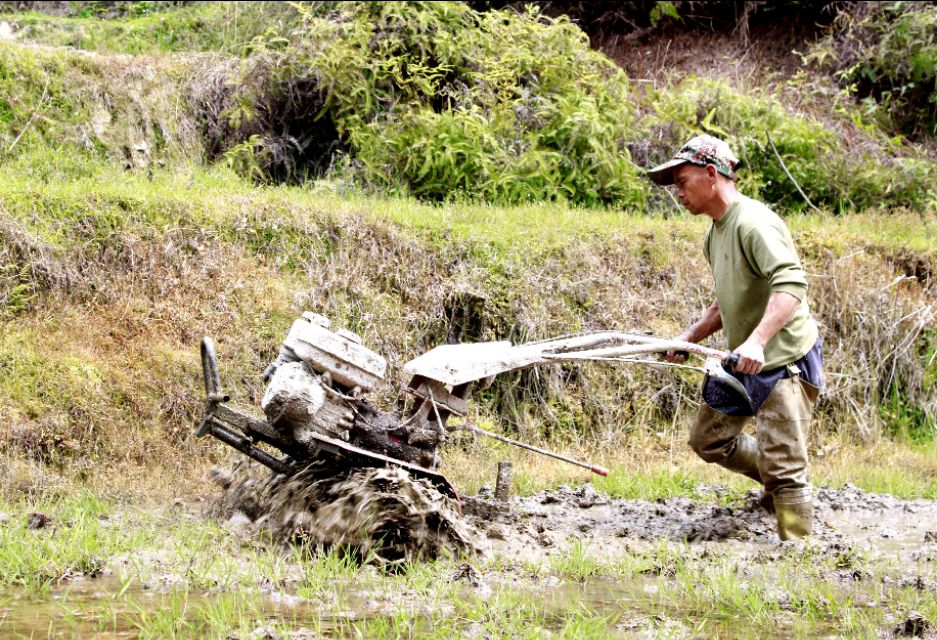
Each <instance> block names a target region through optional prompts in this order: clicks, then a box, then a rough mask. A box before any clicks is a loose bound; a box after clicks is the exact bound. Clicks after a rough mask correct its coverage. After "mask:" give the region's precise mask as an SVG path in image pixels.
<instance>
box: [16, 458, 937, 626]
mask: <svg viewBox="0 0 937 640" xmlns="http://www.w3.org/2000/svg"><path fill="white" fill-rule="evenodd" d="M215 475H216V478H215V479H216V482H217V484H218V485H219V488H218V490H217V491H216V492H215V493H213V494H212V495H211V496H207V497H206V499H205V500H204V501H202V502H200V503H193V504H185V505H176V506H175V507H173V508H172V509H170V510H168V511H167V515H166V518H167V519H166V520H164V521H163V522H164V523H169V524H168V526H177V527H178V526H180V525H181V523H183V522H188V523H193V522H195V523H217V524H220V525H221V526H220V527H219V528H218V531H219V532H221V533H220V534H219V535H221V536H223V540H224V545H225V546H224V549H223V550H219V549H218V548H217V547H216V545H218V544H219V543H218V540H219V539H217V538H210V537H209V539H207V541H206V544H205V547H204V548H201V549H200V548H197V547H193V548H189V549H182V548H180V547H179V545H178V544H176V545H163V546H160V545H159V544H158V538H157V539H154V541H153V544H151V546H150V547H149V548H146V549H136V550H133V551H130V552H128V553H125V554H119V555H114V556H112V557H109V558H106V559H102V561H101V564H100V566H99V567H98V568H97V570H96V572H95V573H94V574H93V575H81V574H80V573H76V574H75V575H73V576H70V577H69V578H68V579H67V580H62V581H60V582H57V583H56V584H54V585H52V587H51V590H50V592H49V593H48V594H47V596H48V597H38V598H37V597H35V596H32V597H27V596H23V595H21V594H18V593H17V591H16V590H15V589H7V590H5V591H0V637H46V636H49V637H52V636H56V637H163V636H164V635H165V636H166V637H225V638H257V639H260V638H267V639H274V638H320V637H443V636H445V637H477V638H500V637H570V638H577V637H620V638H697V637H726V638H745V637H752V636H755V635H757V636H761V637H765V638H786V637H870V638H897V637H922V638H937V626H935V624H937V604H935V603H937V502H935V501H928V500H899V499H896V498H894V497H891V496H888V495H875V494H869V493H866V492H864V491H862V490H860V489H858V488H856V487H853V486H849V485H846V486H845V487H843V488H840V489H831V488H819V489H818V490H817V491H816V496H815V501H816V517H815V532H814V535H813V536H812V538H810V539H809V540H806V541H794V542H784V543H782V542H780V541H779V540H778V538H777V535H776V532H775V525H774V516H773V515H772V514H769V513H768V512H766V511H765V510H764V509H763V508H762V507H761V506H760V505H759V501H758V499H759V494H758V492H756V491H754V490H753V491H751V492H749V493H748V494H746V495H745V496H744V497H743V498H742V500H740V501H738V500H737V501H735V503H730V504H729V505H726V504H724V502H725V501H720V497H721V492H722V491H723V490H722V489H720V488H719V487H706V488H698V490H704V491H706V492H708V493H709V495H711V496H712V500H711V501H705V500H704V501H694V500H690V499H688V498H671V499H666V500H661V501H658V502H647V501H641V500H618V499H610V498H609V497H607V496H604V495H602V494H599V493H597V492H596V491H595V490H594V489H593V488H592V487H591V486H590V485H588V484H586V485H583V486H578V487H561V488H559V489H557V490H554V491H548V492H542V493H539V494H536V495H531V496H525V497H512V498H510V499H508V500H496V499H495V498H494V496H493V495H492V492H490V491H488V490H486V489H483V490H482V491H481V492H480V494H479V495H476V496H463V497H462V498H461V505H460V504H458V503H456V502H455V501H453V500H451V499H449V498H446V497H444V496H442V495H441V494H439V493H438V492H437V491H435V489H433V488H432V487H430V486H429V485H427V484H426V483H423V482H422V481H417V482H414V481H413V480H412V479H410V478H409V477H407V476H406V475H405V474H401V473H398V472H396V471H394V470H389V469H380V470H378V469H372V470H367V471H366V472H364V473H363V474H361V473H359V474H358V475H356V474H355V473H351V474H346V475H344V476H342V477H341V478H337V479H332V480H329V481H324V480H323V479H322V478H323V477H324V476H320V477H319V480H316V477H313V476H315V474H313V476H307V477H302V478H297V479H296V481H295V482H294V483H293V484H292V486H291V485H290V483H289V482H287V481H284V480H283V479H282V478H281V479H280V480H277V481H275V482H272V483H271V481H270V480H269V478H264V477H263V476H261V475H257V474H256V473H254V472H251V471H250V470H248V471H247V472H245V471H244V470H243V469H242V470H239V469H237V468H235V469H234V470H233V471H220V472H217V473H216V474H215ZM460 508H461V513H460ZM117 520H119V518H118V519H115V522H114V526H126V523H123V524H122V523H120V522H118V521H117ZM172 522H175V523H176V524H175V525H173V524H171V523H172ZM0 526H3V525H2V524H0ZM330 547H331V548H332V550H333V551H332V553H331V554H328V555H327V556H325V559H324V560H322V559H319V560H317V559H316V558H317V557H319V556H318V555H317V552H315V551H309V553H299V552H297V551H296V549H298V548H304V549H307V550H308V549H313V548H316V549H319V550H322V549H327V548H330ZM337 548H342V549H345V550H346V551H348V550H350V551H351V554H350V555H349V554H345V555H338V554H336V552H335V549H337ZM258 549H263V550H264V553H266V554H268V555H267V556H265V557H268V558H269V557H274V556H275V557H276V558H278V559H277V560H275V561H273V562H272V564H271V561H270V560H267V561H265V562H259V561H258V554H259V553H260V552H259V551H258ZM288 550H289V551H288ZM219 554H221V555H223V556H224V557H223V559H222V558H219ZM270 554H273V555H270ZM319 554H320V555H321V551H320V552H319ZM203 555H204V556H208V557H210V558H211V559H210V560H208V559H205V558H202V556H203ZM212 556H213V557H212ZM349 558H352V559H350V560H349ZM261 565H262V566H261ZM272 566H275V567H276V568H275V569H273V568H271V567H272ZM237 597H244V598H248V599H249V600H250V602H251V603H252V604H251V607H250V608H248V609H247V610H246V613H245V612H243V611H242V612H241V613H238V614H230V613H229V616H232V617H231V618H230V619H229V620H228V621H227V622H225V621H224V620H221V621H220V622H218V621H215V622H210V623H209V622H205V621H204V620H202V619H201V618H199V620H197V621H195V622H193V621H192V616H193V615H195V616H196V617H198V615H201V614H196V613H195V612H199V611H202V612H204V611H214V610H215V608H217V607H218V606H219V602H222V603H228V602H229V601H230V600H231V598H235V599H236V598H237ZM180 599H182V600H183V601H184V606H182V605H180ZM223 606H226V607H231V606H233V605H230V604H224V605H223ZM63 611H66V612H67V613H65V614H63ZM102 611H103V612H102ZM165 611H170V612H172V611H176V615H177V616H178V619H179V621H181V622H177V626H176V627H172V626H171V625H170V626H169V627H167V629H170V632H166V633H165V634H164V633H162V632H161V631H160V629H161V627H158V626H157V627H156V631H154V630H153V627H152V626H147V625H153V624H157V623H156V622H154V620H159V619H160V618H159V616H160V615H163V613H161V612H165ZM215 615H218V614H215ZM187 616H188V618H187ZM187 619H188V622H186V620H187ZM102 621H103V622H102ZM141 621H142V622H141ZM190 622H191V625H190V626H186V625H189V623H190ZM226 624H227V627H225V625H226ZM206 625H209V626H206ZM211 625H215V626H211ZM102 629H103V630H104V631H102ZM173 629H174V630H173ZM105 631H106V633H105ZM37 634H38V635H37Z"/></svg>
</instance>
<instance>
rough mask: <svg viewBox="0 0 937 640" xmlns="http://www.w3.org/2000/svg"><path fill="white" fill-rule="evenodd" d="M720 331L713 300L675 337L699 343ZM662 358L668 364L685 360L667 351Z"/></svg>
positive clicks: (717, 308) (720, 321) (720, 318)
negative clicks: (698, 316)
mask: <svg viewBox="0 0 937 640" xmlns="http://www.w3.org/2000/svg"><path fill="white" fill-rule="evenodd" d="M782 326H783V325H782ZM720 329H722V316H721V315H719V302H718V301H716V300H713V303H712V304H711V305H709V308H707V309H706V311H704V312H703V316H702V317H701V318H700V319H699V320H697V321H696V322H694V323H693V324H692V325H690V327H689V328H688V329H687V330H686V331H684V332H683V333H681V334H680V335H679V336H677V340H683V341H684V342H699V341H700V340H703V339H704V338H708V337H709V336H711V335H712V334H714V333H716V332H717V331H719V330H720ZM778 330H780V329H778ZM664 358H665V359H666V360H669V361H670V362H683V361H684V360H686V358H684V357H683V356H682V355H677V352H675V351H668V352H667V353H666V354H664Z"/></svg>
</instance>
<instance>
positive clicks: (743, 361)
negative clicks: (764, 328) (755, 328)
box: [732, 338, 765, 375]
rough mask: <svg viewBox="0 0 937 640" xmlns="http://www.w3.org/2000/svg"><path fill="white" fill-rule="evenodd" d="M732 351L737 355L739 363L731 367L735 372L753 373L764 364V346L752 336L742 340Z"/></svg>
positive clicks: (758, 370) (757, 371) (759, 370)
mask: <svg viewBox="0 0 937 640" xmlns="http://www.w3.org/2000/svg"><path fill="white" fill-rule="evenodd" d="M734 353H735V354H736V355H738V357H739V363H738V364H737V365H735V366H734V367H732V370H733V371H735V372H736V373H744V374H748V375H753V374H756V373H759V372H761V370H762V369H763V368H764V366H765V348H764V347H763V346H761V344H760V343H759V342H757V341H756V340H753V339H752V338H749V339H748V340H746V341H745V342H743V343H742V344H741V345H740V346H739V348H738V349H736V350H735V352H734Z"/></svg>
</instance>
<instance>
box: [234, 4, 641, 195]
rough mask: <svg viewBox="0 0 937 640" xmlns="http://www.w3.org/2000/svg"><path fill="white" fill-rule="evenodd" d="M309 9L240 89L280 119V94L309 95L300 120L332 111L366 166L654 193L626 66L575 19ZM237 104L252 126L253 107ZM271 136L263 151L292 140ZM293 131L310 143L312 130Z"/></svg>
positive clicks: (556, 189) (442, 184) (557, 190)
mask: <svg viewBox="0 0 937 640" xmlns="http://www.w3.org/2000/svg"><path fill="white" fill-rule="evenodd" d="M301 11H302V20H301V24H300V26H299V28H298V29H297V30H295V31H294V32H293V33H292V34H291V35H290V45H289V46H288V47H286V48H285V49H284V50H282V51H281V52H273V53H271V52H265V55H263V56H258V57H257V58H256V59H253V60H251V61H250V64H249V66H248V69H247V71H246V74H245V76H244V77H243V79H242V83H241V85H240V87H239V88H238V89H237V99H236V100H235V101H234V102H235V104H242V103H243V102H244V100H243V97H244V96H245V95H246V96H249V97H250V98H251V100H250V102H252V103H254V104H255V105H257V108H256V113H255V114H254V119H255V120H256V119H257V118H267V119H268V120H269V123H270V127H268V129H273V128H274V127H282V126H283V120H284V118H282V117H276V116H277V114H276V113H272V112H271V111H272V110H271V109H270V108H269V106H268V103H269V102H271V101H275V100H277V99H278V98H279V96H282V95H284V94H289V95H292V96H296V95H297V94H298V95H303V94H304V93H305V94H311V96H312V99H311V100H310V101H309V103H310V108H309V109H307V111H306V112H305V113H300V114H294V115H293V116H292V117H291V118H288V120H290V119H292V120H294V121H297V122H308V120H309V119H310V118H315V119H327V120H330V121H331V122H333V123H334V126H335V128H336V131H337V133H338V135H340V136H341V138H342V140H343V141H345V142H347V144H348V145H349V147H350V158H349V162H348V163H347V167H348V168H349V170H350V171H351V172H352V174H353V177H354V178H356V179H360V180H363V181H364V182H365V183H366V184H367V185H369V186H373V187H379V188H382V189H389V190H391V191H399V192H404V193H412V194H415V195H418V196H420V197H424V198H428V199H432V200H441V199H445V198H447V197H451V196H452V195H453V194H454V193H457V192H460V193H464V194H466V195H468V196H470V197H478V198H481V199H484V200H489V201H496V202H503V203H518V202H527V201H542V200H563V201H567V202H570V203H575V204H582V205H594V204H600V203H604V204H616V205H634V204H640V203H642V202H643V198H644V189H645V186H644V185H643V184H642V183H641V182H640V181H639V179H638V177H637V175H636V172H635V168H634V166H633V165H632V164H631V163H630V161H629V154H628V150H627V143H628V141H629V140H630V139H631V137H632V136H633V135H634V133H633V124H632V115H631V102H632V101H631V99H630V94H629V87H628V82H627V78H626V77H625V75H624V74H623V73H622V72H621V70H620V69H618V68H617V67H616V66H615V65H614V64H612V63H611V62H610V61H609V60H608V59H606V58H605V57H604V56H601V55H600V54H598V53H595V52H593V51H592V50H590V49H589V46H588V42H587V41H586V38H585V36H584V34H583V33H582V32H581V31H579V29H578V28H577V27H575V26H574V25H572V24H570V23H569V22H568V21H567V20H563V19H556V20H554V19H549V18H545V17H543V16H541V15H540V14H539V13H537V12H536V11H535V10H530V11H528V12H527V13H523V14H521V13H516V12H512V11H493V12H487V13H476V12H474V11H472V10H471V9H469V8H468V7H466V6H464V5H461V4H459V3H451V2H433V3H429V2H426V3H423V2H415V3H345V4H343V5H342V6H341V7H340V8H339V9H338V10H337V11H336V13H334V14H331V15H329V16H328V18H324V17H319V16H317V15H315V14H313V13H311V12H308V11H305V10H304V9H302V8H301ZM571 70H575V72H574V73H571V72H570V71H571ZM258 76H259V77H258ZM293 102H296V101H295V100H294V101H293ZM288 107H289V108H290V109H292V108H294V107H293V105H292V104H291V105H288ZM229 113H230V114H231V115H232V116H234V115H235V113H236V114H237V122H236V123H233V124H236V125H241V126H242V127H243V120H244V119H245V114H244V112H243V111H242V110H238V109H236V108H232V109H230V110H229ZM247 117H248V118H250V114H247ZM262 137H263V138H264V139H265V140H267V141H268V144H267V146H266V148H265V149H264V150H263V152H264V153H274V152H275V151H276V149H277V148H282V146H283V145H277V144H274V143H273V142H271V141H272V140H273V132H272V131H270V130H267V131H264V133H263V135H262ZM291 139H292V140H295V141H297V143H298V144H295V145H294V148H295V150H294V151H292V152H291V153H293V154H294V155H301V154H302V152H303V150H304V146H303V145H302V142H301V135H300V132H298V131H297V132H296V133H295V134H291Z"/></svg>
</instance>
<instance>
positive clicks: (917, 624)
mask: <svg viewBox="0 0 937 640" xmlns="http://www.w3.org/2000/svg"><path fill="white" fill-rule="evenodd" d="M931 627H933V625H932V624H931V622H930V621H929V620H928V619H927V618H925V617H924V616H922V615H921V614H920V613H918V612H916V611H912V612H911V613H910V614H909V615H908V617H907V618H905V619H904V620H903V621H902V622H901V623H899V624H898V625H897V626H895V628H894V629H892V633H893V634H894V635H895V637H897V638H902V637H905V638H907V637H910V638H923V637H924V634H926V633H927V632H928V631H929V630H930V629H931Z"/></svg>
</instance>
